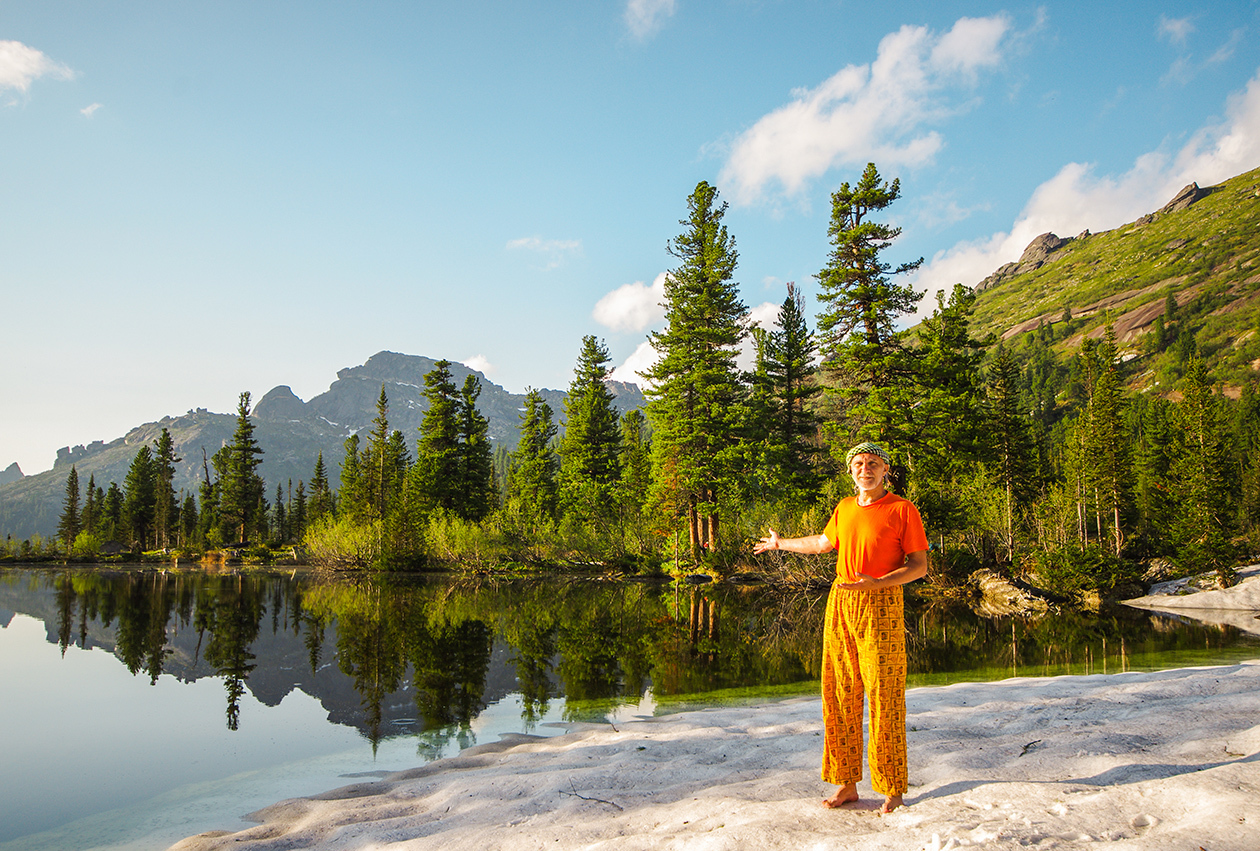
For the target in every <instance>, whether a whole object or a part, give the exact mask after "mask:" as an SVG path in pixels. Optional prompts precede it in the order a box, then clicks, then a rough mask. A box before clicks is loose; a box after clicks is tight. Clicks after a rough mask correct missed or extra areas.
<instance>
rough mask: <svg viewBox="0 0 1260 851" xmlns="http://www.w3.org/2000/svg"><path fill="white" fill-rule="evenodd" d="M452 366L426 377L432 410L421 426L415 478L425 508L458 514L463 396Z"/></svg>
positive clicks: (441, 366) (445, 365)
mask: <svg viewBox="0 0 1260 851" xmlns="http://www.w3.org/2000/svg"><path fill="white" fill-rule="evenodd" d="M450 366H451V362H450V361H448V360H440V361H438V362H437V363H436V364H434V366H433V369H432V370H430V371H429V372H428V373H427V374H426V375H425V376H424V396H425V398H426V399H427V400H428V402H429V409H428V410H427V411H425V413H424V419H423V420H421V422H420V439H419V441H418V442H417V444H416V464H415V466H414V467H412V472H411V475H412V476H413V477H414V478H415V480H416V483H415V484H416V487H415V490H416V492H417V493H418V494H419V495H420V499H421V501H422V502H421V507H422V508H423V509H424V510H426V511H429V510H432V509H435V508H442V509H446V510H448V511H454V510H455V508H456V506H457V505H458V504H459V502H460V499H461V495H460V494H459V492H458V491H459V487H460V477H459V474H460V470H459V466H460V464H459V404H460V396H459V393H458V391H457V390H456V388H455V383H454V381H452V379H451V370H450Z"/></svg>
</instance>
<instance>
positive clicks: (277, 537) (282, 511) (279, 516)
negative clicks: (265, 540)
mask: <svg viewBox="0 0 1260 851" xmlns="http://www.w3.org/2000/svg"><path fill="white" fill-rule="evenodd" d="M272 510H273V511H274V512H275V514H274V517H273V520H272V524H271V527H272V538H273V539H274V541H275V543H277V544H283V543H285V542H286V541H288V540H289V512H288V510H287V509H286V508H285V507H284V488H282V487H281V486H280V485H276V501H275V506H274V508H273V509H272Z"/></svg>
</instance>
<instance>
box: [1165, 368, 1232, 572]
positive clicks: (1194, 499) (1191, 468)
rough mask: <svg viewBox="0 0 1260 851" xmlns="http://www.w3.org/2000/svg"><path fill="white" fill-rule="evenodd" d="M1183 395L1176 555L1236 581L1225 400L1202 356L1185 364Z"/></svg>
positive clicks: (1177, 462) (1186, 565)
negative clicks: (1223, 412) (1224, 419)
mask: <svg viewBox="0 0 1260 851" xmlns="http://www.w3.org/2000/svg"><path fill="white" fill-rule="evenodd" d="M1182 394H1183V399H1182V401H1181V404H1180V405H1179V406H1178V409H1177V414H1178V417H1177V419H1178V425H1179V426H1180V429H1179V430H1178V437H1179V438H1180V441H1179V446H1178V447H1177V455H1176V458H1175V460H1174V462H1173V477H1172V479H1173V482H1174V494H1175V497H1176V500H1177V511H1176V513H1175V518H1176V520H1175V523H1174V527H1173V535H1174V541H1175V543H1176V544H1177V554H1178V558H1179V560H1180V562H1181V565H1182V567H1184V568H1188V569H1190V570H1205V569H1209V568H1211V569H1215V570H1217V571H1218V572H1219V573H1220V574H1221V575H1222V577H1224V578H1226V579H1229V580H1232V568H1233V564H1232V559H1233V547H1232V544H1231V538H1232V535H1233V522H1232V521H1233V512H1232V511H1231V508H1232V506H1231V504H1230V489H1229V488H1227V487H1223V486H1222V483H1223V482H1226V481H1228V466H1227V462H1226V447H1225V446H1224V441H1223V437H1224V434H1223V432H1224V429H1223V426H1224V422H1223V416H1222V412H1221V402H1220V398H1219V397H1218V396H1217V395H1216V394H1215V393H1213V391H1212V384H1211V382H1210V380H1209V379H1208V375H1207V368H1206V367H1205V366H1204V364H1203V361H1201V360H1199V358H1198V357H1191V358H1190V361H1189V363H1188V364H1187V367H1186V378H1185V382H1184V383H1183V385H1182Z"/></svg>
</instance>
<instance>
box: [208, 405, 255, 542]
mask: <svg viewBox="0 0 1260 851" xmlns="http://www.w3.org/2000/svg"><path fill="white" fill-rule="evenodd" d="M225 448H226V449H227V450H228V455H227V467H226V469H225V471H224V473H223V476H222V481H221V485H222V495H221V497H220V505H219V511H220V513H221V516H222V519H223V523H224V525H225V531H227V532H230V536H231V537H232V538H234V539H235V541H236V542H237V543H245V542H246V541H248V540H249V537H250V535H251V534H252V533H253V532H254V531H255V529H256V527H257V526H258V524H259V521H260V519H264V518H265V515H263V514H261V513H260V508H261V506H262V505H263V503H264V502H265V500H264V498H263V481H262V479H261V478H259V476H258V473H257V470H258V465H259V464H261V463H262V461H261V459H260V458H259V457H258V456H259V455H261V454H263V450H262V447H260V446H259V445H258V441H257V440H255V439H254V424H253V422H252V421H251V420H250V410H249V392H248V391H247V392H244V393H242V394H241V397H240V401H239V403H238V404H237V407H236V431H235V432H234V433H233V434H232V442H231V443H229V444H228V445H227V447H225Z"/></svg>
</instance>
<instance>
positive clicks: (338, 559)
mask: <svg viewBox="0 0 1260 851" xmlns="http://www.w3.org/2000/svg"><path fill="white" fill-rule="evenodd" d="M302 543H303V545H304V546H305V547H306V551H307V553H308V558H309V559H310V561H311V563H312V564H321V565H325V566H327V567H358V568H363V567H370V566H371V565H373V564H375V563H376V561H377V559H378V558H380V554H381V523H380V521H379V520H375V521H372V522H370V523H360V522H356V521H354V520H351V519H350V518H342V519H337V518H333V517H324V518H321V519H320V520H318V521H316V522H315V523H312V524H311V525H310V526H309V527H307V530H306V535H305V536H304V537H303V539H302Z"/></svg>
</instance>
